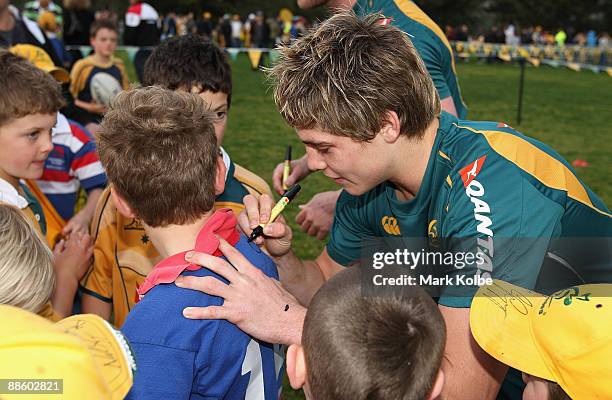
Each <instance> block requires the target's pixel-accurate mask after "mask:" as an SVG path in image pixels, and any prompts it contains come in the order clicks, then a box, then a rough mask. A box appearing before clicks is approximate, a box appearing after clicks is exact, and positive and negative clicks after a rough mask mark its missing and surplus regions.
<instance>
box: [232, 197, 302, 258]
mask: <svg viewBox="0 0 612 400" xmlns="http://www.w3.org/2000/svg"><path fill="white" fill-rule="evenodd" d="M243 203H244V211H243V212H241V213H240V215H238V224H239V225H240V229H242V231H243V232H244V233H245V234H246V235H247V236H248V235H250V234H251V232H252V231H253V229H255V228H256V227H257V226H258V225H259V224H266V223H267V222H268V220H269V219H270V215H271V213H272V207H274V200H273V199H272V198H271V197H270V196H268V195H267V194H262V195H261V196H260V197H259V199H258V198H256V197H255V196H253V195H250V194H249V195H247V196H245V197H244V199H243ZM264 235H265V236H266V238H264V237H261V236H260V237H258V238H257V239H255V244H257V245H258V246H262V245H263V246H265V248H266V250H267V252H268V254H270V255H271V256H273V257H280V256H283V255H285V254H287V253H288V252H289V250H291V239H292V238H293V232H292V231H291V228H289V225H287V224H286V223H285V220H284V219H283V217H282V216H279V217H278V218H277V219H276V221H275V222H273V223H271V224H269V225H266V227H265V228H264Z"/></svg>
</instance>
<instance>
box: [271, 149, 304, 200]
mask: <svg viewBox="0 0 612 400" xmlns="http://www.w3.org/2000/svg"><path fill="white" fill-rule="evenodd" d="M284 168H285V163H284V162H282V163H279V164H278V165H277V166H276V168H274V172H273V173H272V184H273V185H274V190H276V192H277V193H278V194H283V193H285V191H284V190H283V170H284ZM309 174H310V170H309V169H308V159H307V158H306V155H304V156H302V158H300V159H298V160H292V161H291V173H290V174H289V176H288V177H287V182H285V184H286V185H287V187H291V186H293V185H295V184H296V183H298V182H300V181H301V180H302V179H304V178H306V177H307V176H308V175H309Z"/></svg>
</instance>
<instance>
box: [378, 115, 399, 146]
mask: <svg viewBox="0 0 612 400" xmlns="http://www.w3.org/2000/svg"><path fill="white" fill-rule="evenodd" d="M383 118H384V119H383V121H384V122H383V127H382V129H381V130H380V132H379V133H378V134H379V135H381V136H382V138H383V139H384V140H385V142H387V143H395V141H396V140H397V139H398V138H399V137H400V132H401V124H400V120H399V117H398V116H397V113H396V112H395V111H387V112H386V113H385V115H384V117H383Z"/></svg>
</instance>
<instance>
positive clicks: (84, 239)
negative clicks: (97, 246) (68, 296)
mask: <svg viewBox="0 0 612 400" xmlns="http://www.w3.org/2000/svg"><path fill="white" fill-rule="evenodd" d="M92 254H93V242H92V240H91V237H90V236H89V234H88V233H86V232H75V233H73V234H72V235H70V237H69V238H68V239H67V240H63V239H62V240H60V241H59V243H58V244H57V245H56V246H55V249H54V250H53V255H54V256H55V274H56V275H57V280H58V285H59V284H61V283H60V282H66V281H71V282H78V281H80V280H81V278H82V277H83V275H85V273H86V272H87V269H88V268H89V265H90V258H91V256H92Z"/></svg>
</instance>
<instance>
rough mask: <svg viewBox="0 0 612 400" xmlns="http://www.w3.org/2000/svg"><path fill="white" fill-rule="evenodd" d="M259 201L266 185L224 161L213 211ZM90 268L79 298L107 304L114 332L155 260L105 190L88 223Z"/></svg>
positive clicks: (149, 246) (133, 224)
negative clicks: (91, 251) (220, 190)
mask: <svg viewBox="0 0 612 400" xmlns="http://www.w3.org/2000/svg"><path fill="white" fill-rule="evenodd" d="M249 193H250V194H253V195H255V196H259V195H261V194H263V193H267V194H269V195H270V196H271V195H272V194H271V191H270V187H269V186H268V184H267V183H266V182H265V181H264V180H263V179H261V178H260V177H259V176H257V175H255V174H254V173H252V172H250V171H249V170H247V169H245V168H243V167H241V166H239V165H235V164H234V163H232V162H231V161H229V167H228V174H227V179H226V183H225V191H224V192H223V193H221V194H220V195H219V196H217V199H216V202H215V207H216V208H230V209H231V210H232V211H234V213H236V214H238V213H240V212H241V211H242V210H243V209H244V205H243V204H242V199H243V197H244V196H245V195H247V194H249ZM91 232H92V237H93V238H94V240H95V244H94V257H93V259H94V261H93V265H92V267H91V268H90V270H89V271H88V273H87V274H86V275H85V277H84V278H83V280H82V281H81V291H82V292H83V294H84V295H90V296H94V297H96V298H97V299H99V300H102V301H104V302H108V303H112V309H113V315H114V320H113V321H111V322H113V323H114V324H115V326H117V327H120V326H121V325H122V324H123V322H124V321H125V318H126V316H127V314H128V313H129V311H130V310H131V308H132V307H133V306H134V304H135V302H136V297H137V294H136V288H137V287H138V285H140V284H141V283H142V281H143V280H144V279H145V277H146V276H147V274H148V273H149V272H150V271H151V269H152V268H153V267H154V266H155V264H157V263H158V262H159V261H160V260H161V257H160V256H159V254H158V253H157V251H156V250H155V248H154V247H153V244H152V243H151V241H150V239H149V237H148V236H147V234H146V232H145V231H144V228H143V226H142V224H141V223H140V222H139V221H138V220H137V219H133V218H126V217H124V216H123V215H121V214H120V213H119V212H118V211H117V209H116V208H115V205H114V204H113V201H112V200H111V196H110V189H109V188H107V189H106V190H105V191H104V193H103V194H102V196H101V197H100V200H99V201H98V206H97V209H96V213H95V215H94V219H93V221H92V230H91Z"/></svg>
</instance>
